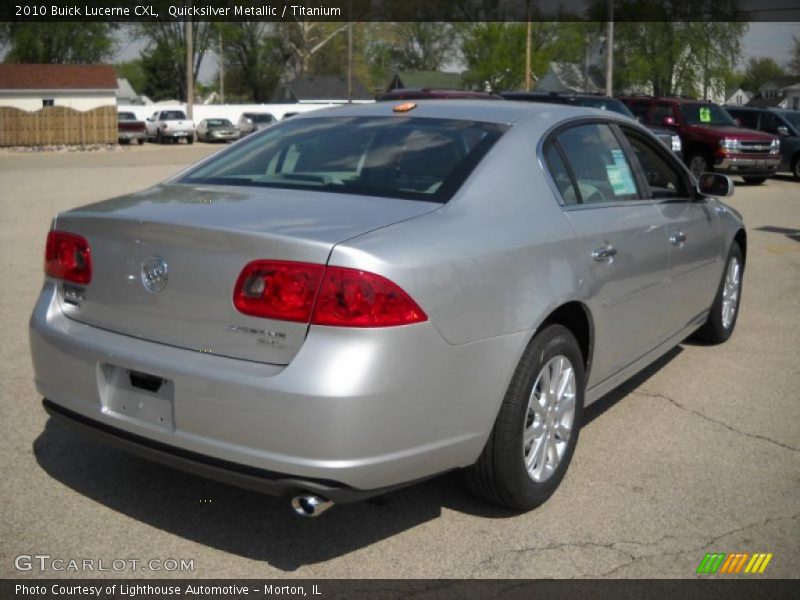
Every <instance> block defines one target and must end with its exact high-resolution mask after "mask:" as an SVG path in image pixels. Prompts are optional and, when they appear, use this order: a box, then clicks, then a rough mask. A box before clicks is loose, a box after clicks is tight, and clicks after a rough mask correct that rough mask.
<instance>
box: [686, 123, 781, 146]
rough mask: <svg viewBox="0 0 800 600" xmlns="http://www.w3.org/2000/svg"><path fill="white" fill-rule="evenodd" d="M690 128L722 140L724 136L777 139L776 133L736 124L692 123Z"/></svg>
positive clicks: (749, 140)
mask: <svg viewBox="0 0 800 600" xmlns="http://www.w3.org/2000/svg"><path fill="white" fill-rule="evenodd" d="M688 129H689V130H690V131H692V132H694V133H699V134H702V135H703V136H704V137H708V138H716V139H720V140H721V139H723V138H736V139H737V140H744V141H748V142H766V143H770V142H771V141H772V140H774V139H776V137H775V136H774V135H770V134H768V133H762V132H760V131H754V130H752V129H742V128H741V127H736V126H735V125H722V126H715V127H709V126H704V125H690V126H689V127H688Z"/></svg>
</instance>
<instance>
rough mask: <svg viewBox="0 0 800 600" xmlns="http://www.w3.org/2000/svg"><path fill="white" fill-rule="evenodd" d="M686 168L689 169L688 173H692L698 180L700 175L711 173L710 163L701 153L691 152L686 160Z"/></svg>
mask: <svg viewBox="0 0 800 600" xmlns="http://www.w3.org/2000/svg"><path fill="white" fill-rule="evenodd" d="M686 166H687V167H689V171H691V172H692V175H694V176H695V179H698V180H699V179H700V175H701V174H703V173H710V172H711V171H713V168H712V167H711V162H710V161H709V160H708V158H707V157H706V155H705V154H704V153H703V152H698V151H695V152H692V153H691V154H689V156H688V157H687V158H686Z"/></svg>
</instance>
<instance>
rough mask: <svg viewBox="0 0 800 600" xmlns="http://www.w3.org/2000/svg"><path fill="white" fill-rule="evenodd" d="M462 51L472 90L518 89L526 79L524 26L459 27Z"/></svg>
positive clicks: (483, 24) (482, 24)
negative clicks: (473, 88) (474, 88)
mask: <svg viewBox="0 0 800 600" xmlns="http://www.w3.org/2000/svg"><path fill="white" fill-rule="evenodd" d="M460 29H461V36H462V47H461V51H462V54H463V56H464V59H465V60H466V63H467V67H468V70H467V72H466V73H465V74H464V81H465V83H467V84H468V85H470V86H471V87H476V88H478V89H488V90H491V91H502V90H510V89H515V88H518V87H519V86H520V85H521V84H522V82H523V80H524V78H525V35H526V33H525V24H524V23H496V22H491V23H467V24H464V25H462V26H461V28H460Z"/></svg>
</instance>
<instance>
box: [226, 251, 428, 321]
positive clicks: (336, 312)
mask: <svg viewBox="0 0 800 600" xmlns="http://www.w3.org/2000/svg"><path fill="white" fill-rule="evenodd" d="M233 304H234V306H235V307H236V309H237V310H238V311H239V312H242V313H244V314H246V315H252V316H255V317H265V318H269V319H278V320H282V321H299V322H310V323H312V324H314V325H331V326H338V327H393V326H396V325H409V324H411V323H419V322H421V321H426V320H427V319H428V317H427V315H426V314H425V313H424V312H423V310H422V309H421V308H420V307H419V306H418V305H417V303H416V302H414V300H412V299H411V297H410V296H409V295H408V294H406V293H405V292H404V291H403V290H402V289H400V287H398V286H397V285H396V284H394V283H392V282H391V281H389V280H388V279H386V278H384V277H381V276H380V275H375V274H374V273H368V272H366V271H359V270H357V269H348V268H345V267H325V266H323V265H316V264H310V263H300V262H289V261H273V260H257V261H253V262H251V263H249V264H248V265H247V266H245V268H244V270H243V271H242V273H241V275H239V278H238V280H237V281H236V287H235V288H234V292H233Z"/></svg>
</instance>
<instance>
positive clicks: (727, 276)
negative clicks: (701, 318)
mask: <svg viewBox="0 0 800 600" xmlns="http://www.w3.org/2000/svg"><path fill="white" fill-rule="evenodd" d="M743 275H744V260H743V258H742V249H741V248H739V244H737V243H736V242H734V243H733V244H732V245H731V249H730V251H729V252H728V259H727V260H726V261H725V271H723V273H722V279H721V280H720V282H719V287H718V288H717V294H716V295H715V296H714V304H712V305H711V311H710V312H709V314H708V319H706V322H705V323H704V324H703V326H702V327H701V328H700V329H698V330H697V331H696V332H695V333H694V335H693V336H692V337H693V338H694V339H696V340H699V341H701V342H707V343H709V344H721V343H723V342H726V341H727V340H728V338H730V337H731V334H733V330H734V328H735V327H736V319H737V318H738V317H739V305H740V303H741V299H742V279H743ZM731 303H732V304H731Z"/></svg>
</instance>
